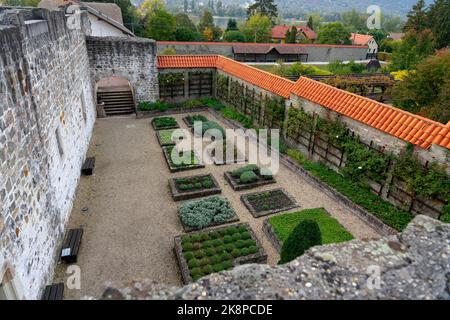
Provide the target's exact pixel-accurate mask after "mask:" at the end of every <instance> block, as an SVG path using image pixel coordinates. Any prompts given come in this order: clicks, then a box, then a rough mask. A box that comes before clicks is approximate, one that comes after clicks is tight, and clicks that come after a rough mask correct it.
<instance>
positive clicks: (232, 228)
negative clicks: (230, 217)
mask: <svg viewBox="0 0 450 320" xmlns="http://www.w3.org/2000/svg"><path fill="white" fill-rule="evenodd" d="M236 232H238V229H237V228H236V227H228V228H227V233H228V234H229V235H230V236H231V235H233V234H235V233H236Z"/></svg>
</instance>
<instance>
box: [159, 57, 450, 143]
mask: <svg viewBox="0 0 450 320" xmlns="http://www.w3.org/2000/svg"><path fill="white" fill-rule="evenodd" d="M157 59H158V68H159V69H165V68H182V69H186V68H216V69H217V70H220V71H223V72H225V73H227V74H230V75H232V76H234V77H237V78H239V79H242V80H244V81H246V82H248V83H250V84H253V85H255V86H257V87H260V88H262V89H264V90H267V91H269V92H272V93H274V94H276V95H279V96H281V97H284V98H289V97H290V95H291V94H293V95H296V96H299V97H302V98H304V99H306V100H309V101H312V102H314V103H317V104H320V105H322V106H323V107H325V108H328V109H330V110H333V111H335V112H338V113H340V114H343V115H345V116H347V117H350V118H352V119H355V120H357V121H359V122H361V123H364V124H366V125H368V126H371V127H373V128H375V129H377V130H380V131H382V132H385V133H387V134H390V135H393V136H395V137H397V138H399V139H402V140H404V141H407V142H410V143H412V144H415V145H417V146H420V147H421V148H425V149H428V148H429V147H430V146H431V144H436V145H439V146H441V147H444V148H447V149H450V122H449V123H447V124H446V125H444V124H442V123H439V122H436V121H433V120H430V119H427V118H423V117H421V116H418V115H415V114H412V113H409V112H406V111H404V110H401V109H397V108H394V107H392V106H389V105H387V104H383V103H380V102H377V101H374V100H371V99H368V98H365V97H362V96H358V95H356V94H353V93H350V92H347V91H344V90H341V89H337V88H335V87H332V86H330V85H327V84H324V83H321V82H318V81H315V80H312V79H309V78H305V77H301V78H300V79H299V80H298V81H297V82H295V83H294V82H292V81H290V80H287V79H285V78H282V77H279V76H276V75H274V74H271V73H269V72H266V71H263V70H260V69H257V68H255V67H252V66H249V65H246V64H243V63H240V62H237V61H235V60H232V59H229V58H226V57H223V56H217V55H201V56H192V55H191V56H158V58H157Z"/></svg>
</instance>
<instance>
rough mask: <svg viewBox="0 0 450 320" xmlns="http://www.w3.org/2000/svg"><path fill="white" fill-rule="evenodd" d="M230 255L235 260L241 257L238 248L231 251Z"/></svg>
mask: <svg viewBox="0 0 450 320" xmlns="http://www.w3.org/2000/svg"><path fill="white" fill-rule="evenodd" d="M231 255H232V256H233V257H235V258H237V257H239V256H240V255H241V250H239V249H238V248H235V249H233V251H231Z"/></svg>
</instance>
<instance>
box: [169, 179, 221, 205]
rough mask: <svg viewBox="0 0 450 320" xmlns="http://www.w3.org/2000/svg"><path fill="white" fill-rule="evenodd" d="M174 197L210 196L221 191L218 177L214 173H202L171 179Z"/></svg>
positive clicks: (175, 198)
mask: <svg viewBox="0 0 450 320" xmlns="http://www.w3.org/2000/svg"><path fill="white" fill-rule="evenodd" d="M169 187H170V192H171V193H172V199H173V200H175V201H180V200H188V199H192V198H198V197H204V196H209V195H213V194H217V193H221V192H222V190H221V189H220V187H219V184H218V183H217V181H216V179H215V178H214V177H213V175H212V174H202V175H197V176H190V177H184V178H172V179H170V180H169Z"/></svg>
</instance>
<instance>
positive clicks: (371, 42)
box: [350, 33, 378, 59]
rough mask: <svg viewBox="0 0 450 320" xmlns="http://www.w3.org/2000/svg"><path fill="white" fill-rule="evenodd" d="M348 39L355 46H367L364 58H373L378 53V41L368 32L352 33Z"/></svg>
mask: <svg viewBox="0 0 450 320" xmlns="http://www.w3.org/2000/svg"><path fill="white" fill-rule="evenodd" d="M350 40H351V41H352V44H353V45H356V46H368V47H369V48H368V49H367V55H366V59H375V58H376V57H377V53H378V43H377V42H376V41H375V39H374V37H373V36H371V35H370V34H360V33H352V34H351V36H350Z"/></svg>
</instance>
